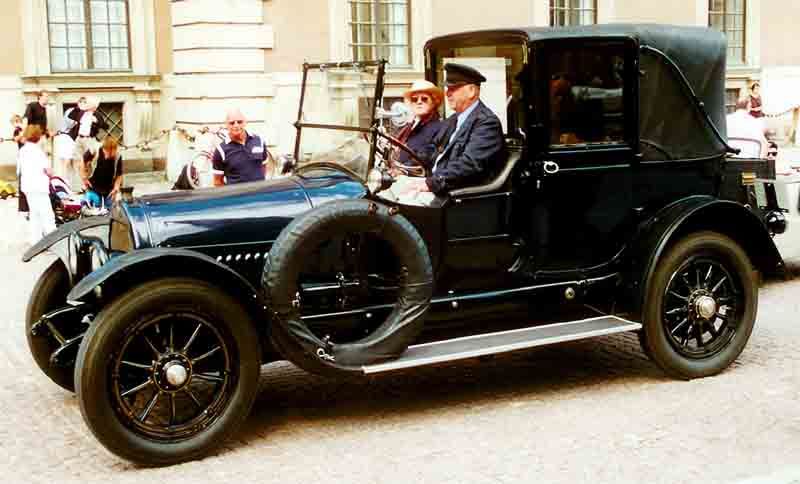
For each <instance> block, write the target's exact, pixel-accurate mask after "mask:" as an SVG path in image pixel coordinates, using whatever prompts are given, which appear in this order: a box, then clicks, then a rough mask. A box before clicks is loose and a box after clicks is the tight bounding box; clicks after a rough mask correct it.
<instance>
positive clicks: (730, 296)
mask: <svg viewBox="0 0 800 484" xmlns="http://www.w3.org/2000/svg"><path fill="white" fill-rule="evenodd" d="M757 309H758V277H757V275H756V273H755V272H754V270H753V267H752V264H751V262H750V259H749V258H748V257H747V254H746V253H745V252H744V251H743V250H742V248H741V247H740V246H739V244H737V243H736V242H734V241H733V240H732V239H730V238H729V237H726V236H724V235H722V234H719V233H716V232H698V233H694V234H691V235H689V236H687V237H686V238H684V239H683V240H681V241H680V242H678V243H677V244H675V245H674V246H673V247H672V248H670V249H669V250H668V252H667V253H666V254H665V256H664V257H663V259H662V260H660V261H659V262H658V267H657V268H656V270H655V272H654V274H653V276H652V278H651V280H650V283H649V285H648V289H647V295H646V299H645V301H644V309H643V318H644V321H643V325H644V329H643V332H642V335H641V338H640V341H641V342H642V346H643V349H644V351H645V353H647V354H648V355H649V356H650V358H652V359H653V361H655V363H656V364H658V366H660V367H661V368H662V369H663V370H664V371H665V372H666V373H668V374H669V375H671V376H674V377H677V378H681V379H692V378H701V377H705V376H710V375H715V374H717V373H719V372H721V371H722V370H724V369H725V368H727V367H728V366H729V365H730V364H731V363H733V361H734V360H735V359H736V358H737V357H738V356H739V354H741V352H742V350H743V349H744V347H745V345H746V344H747V341H748V339H749V338H750V334H751V333H752V331H753V326H754V324H755V319H756V312H757ZM712 313H713V314H712Z"/></svg>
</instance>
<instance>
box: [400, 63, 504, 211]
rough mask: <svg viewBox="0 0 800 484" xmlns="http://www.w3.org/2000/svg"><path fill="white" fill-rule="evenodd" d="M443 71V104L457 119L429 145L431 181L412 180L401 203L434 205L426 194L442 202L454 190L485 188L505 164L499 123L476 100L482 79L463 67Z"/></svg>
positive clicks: (427, 178)
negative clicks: (404, 201)
mask: <svg viewBox="0 0 800 484" xmlns="http://www.w3.org/2000/svg"><path fill="white" fill-rule="evenodd" d="M444 70H445V72H446V73H447V74H446V84H447V104H448V106H450V108H451V109H452V110H454V111H455V114H453V115H452V116H450V117H449V118H448V119H447V121H446V125H447V127H446V128H445V129H442V131H441V132H440V134H439V135H438V136H437V137H436V138H435V139H434V140H433V142H432V145H433V146H432V149H431V150H430V151H432V153H433V155H432V156H431V157H430V158H429V159H428V160H427V163H428V166H426V168H427V169H428V171H429V172H430V176H428V177H426V178H424V179H419V180H415V183H414V184H413V186H412V187H411V192H412V193H411V194H409V193H406V194H405V196H403V197H401V198H402V199H404V200H409V199H416V200H418V201H423V200H424V199H426V198H429V199H430V200H432V199H433V197H430V196H428V197H425V196H424V194H425V193H426V192H430V193H432V194H433V195H437V196H443V195H445V194H447V193H448V192H449V191H450V190H454V189H456V188H461V187H464V186H469V185H477V184H480V183H483V182H485V181H486V180H487V178H488V177H489V176H490V175H491V174H492V172H494V171H496V170H497V169H499V168H500V166H501V165H502V163H503V162H504V160H505V158H506V145H505V139H504V138H503V128H502V125H501V123H500V119H498V117H497V115H495V114H494V112H492V110H491V109H489V108H488V107H487V106H486V105H485V104H484V103H483V102H482V101H481V100H480V95H481V84H482V83H483V82H485V81H486V78H485V77H484V76H483V74H481V73H480V72H478V71H477V70H476V69H474V68H472V67H470V66H467V65H463V64H456V63H448V64H445V66H444ZM413 191H416V192H417V194H416V195H415V194H414V193H413ZM425 201H427V200H425ZM423 203H424V201H423ZM428 203H429V202H428Z"/></svg>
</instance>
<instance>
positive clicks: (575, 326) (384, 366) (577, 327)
mask: <svg viewBox="0 0 800 484" xmlns="http://www.w3.org/2000/svg"><path fill="white" fill-rule="evenodd" d="M641 328H642V325H641V324H640V323H635V322H633V321H628V320H626V319H622V318H620V317H617V316H599V317H596V318H589V319H581V320H578V321H569V322H566V323H555V324H548V325H544V326H534V327H531V328H522V329H515V330H512V331H501V332H498V333H488V334H480V335H475V336H466V337H463V338H455V339H450V340H444V341H435V342H433V343H425V344H420V345H415V346H409V347H408V349H407V350H406V351H405V353H403V354H402V355H401V356H400V357H399V358H398V359H396V360H392V361H388V362H385V363H379V364H375V365H366V366H363V367H362V371H363V372H364V374H373V373H382V372H387V371H393V370H401V369H403V368H412V367H415V366H424V365H433V364H435V363H442V362H446V361H456V360H462V359H466V358H474V357H476V356H484V355H494V354H499V353H507V352H509V351H516V350H521V349H525V348H533V347H535V346H544V345H549V344H554V343H562V342H564V341H575V340H579V339H586V338H593V337H595V336H604V335H607V334H614V333H623V332H625V331H635V330H637V329H641Z"/></svg>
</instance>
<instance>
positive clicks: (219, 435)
mask: <svg viewBox="0 0 800 484" xmlns="http://www.w3.org/2000/svg"><path fill="white" fill-rule="evenodd" d="M260 354H261V353H260V348H259V338H258V334H257V332H256V330H255V326H254V324H253V322H252V321H251V319H250V317H249V315H248V314H247V312H246V311H245V310H244V308H243V307H242V306H241V305H240V304H239V303H237V302H236V301H235V300H234V299H233V298H232V297H231V296H229V295H228V294H227V293H225V292H223V291H221V290H219V289H218V288H216V287H214V286H211V285H210V284H207V283H205V282H202V281H198V280H194V279H184V278H165V279H159V280H156V281H153V282H150V283H147V284H143V285H141V286H139V287H137V288H136V289H134V290H133V291H131V292H130V293H128V294H126V295H124V296H122V297H120V298H119V299H117V300H115V301H113V302H112V303H111V304H109V305H108V306H107V307H105V308H104V309H103V311H102V312H101V313H100V314H99V315H98V317H97V319H96V320H95V324H94V325H92V327H91V329H90V330H89V331H88V332H87V334H86V336H85V341H84V344H83V345H82V346H81V351H80V353H79V354H78V361H77V365H76V372H75V379H76V387H77V391H78V398H79V400H80V405H81V413H82V414H83V418H84V420H85V421H86V423H87V425H88V426H89V428H90V430H91V431H92V433H93V434H94V435H95V437H97V439H98V440H100V442H101V443H102V444H103V445H105V446H106V448H108V449H109V450H110V451H111V452H113V453H115V454H117V455H119V456H120V457H123V458H125V459H128V460H130V461H133V462H136V463H140V464H146V465H169V464H174V463H178V462H182V461H186V460H190V459H194V458H198V457H201V456H203V455H205V454H207V453H208V452H210V451H211V450H212V449H214V448H215V447H217V446H219V445H220V444H222V443H223V442H224V441H225V440H226V439H227V438H228V437H229V436H230V435H231V433H232V432H234V431H235V430H236V428H237V427H238V426H239V425H240V424H241V423H242V422H243V421H244V419H245V418H246V417H247V415H248V414H249V412H250V408H251V406H252V404H253V401H254V399H255V397H256V393H257V390H258V376H259V367H260Z"/></svg>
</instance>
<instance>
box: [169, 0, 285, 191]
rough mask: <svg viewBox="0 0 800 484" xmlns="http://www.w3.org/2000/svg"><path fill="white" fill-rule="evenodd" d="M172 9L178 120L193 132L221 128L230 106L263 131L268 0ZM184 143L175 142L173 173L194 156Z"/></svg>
mask: <svg viewBox="0 0 800 484" xmlns="http://www.w3.org/2000/svg"><path fill="white" fill-rule="evenodd" d="M171 8H172V39H173V41H172V51H173V64H174V75H173V76H171V84H172V91H173V92H174V106H173V109H174V116H175V122H176V124H177V125H178V126H179V127H181V128H184V129H186V130H188V131H190V132H195V131H197V130H199V129H200V128H202V127H203V126H210V127H216V126H219V125H221V124H222V123H223V121H224V118H225V110H226V109H227V108H229V107H239V108H241V109H242V111H243V112H244V114H245V116H246V117H247V118H248V121H249V126H248V129H249V130H250V131H251V132H254V133H256V134H264V132H265V130H266V125H267V120H268V117H267V116H268V115H267V105H268V99H269V98H271V97H273V88H272V82H271V76H270V75H268V74H267V73H266V71H267V66H266V63H265V52H264V51H265V50H266V49H271V48H272V47H273V31H272V26H271V25H270V24H269V23H268V22H267V19H265V16H264V0H183V1H175V0H173V1H172V3H171ZM182 146H184V144H183V143H175V142H170V150H169V155H168V156H169V158H168V160H167V173H168V176H169V177H170V178H174V177H177V174H178V173H179V172H180V169H181V167H182V166H183V164H184V163H185V162H186V161H187V159H188V157H189V156H191V151H189V150H186V149H183V148H182Z"/></svg>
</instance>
